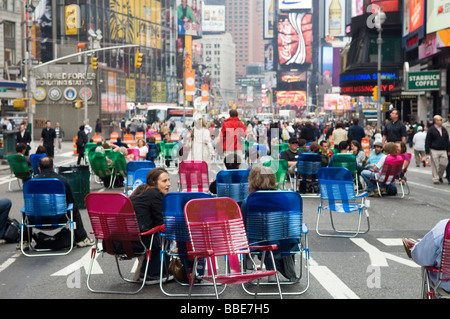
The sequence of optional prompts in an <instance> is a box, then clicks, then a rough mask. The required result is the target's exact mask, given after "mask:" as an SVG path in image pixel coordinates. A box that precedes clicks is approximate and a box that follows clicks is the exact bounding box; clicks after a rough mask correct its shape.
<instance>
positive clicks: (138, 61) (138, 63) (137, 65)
mask: <svg viewBox="0 0 450 319" xmlns="http://www.w3.org/2000/svg"><path fill="white" fill-rule="evenodd" d="M143 58H144V55H143V54H142V53H140V52H139V51H137V52H136V56H135V58H134V67H135V68H136V69H139V68H140V67H141V66H142V59H143Z"/></svg>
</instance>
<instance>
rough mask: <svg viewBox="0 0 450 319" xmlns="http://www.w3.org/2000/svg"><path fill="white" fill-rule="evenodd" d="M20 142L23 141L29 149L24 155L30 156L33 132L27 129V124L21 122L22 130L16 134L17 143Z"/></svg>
mask: <svg viewBox="0 0 450 319" xmlns="http://www.w3.org/2000/svg"><path fill="white" fill-rule="evenodd" d="M20 143H23V144H25V145H26V146H27V150H26V152H25V154H24V155H25V156H28V155H29V152H30V149H31V146H30V144H31V134H30V132H28V131H27V129H26V127H25V124H20V130H19V132H17V135H16V144H17V145H18V144H20Z"/></svg>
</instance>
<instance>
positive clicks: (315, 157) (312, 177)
mask: <svg viewBox="0 0 450 319" xmlns="http://www.w3.org/2000/svg"><path fill="white" fill-rule="evenodd" d="M321 167H322V157H321V156H320V154H317V153H301V154H300V155H299V156H298V162H297V169H296V175H295V178H294V181H295V185H294V187H293V189H294V190H295V191H299V192H300V193H302V197H318V196H319V194H314V193H309V194H307V192H306V190H304V189H301V188H297V181H298V180H300V183H304V185H305V187H307V186H306V185H308V183H315V182H316V181H317V173H318V172H319V169H320V168H321ZM300 177H301V179H300Z"/></svg>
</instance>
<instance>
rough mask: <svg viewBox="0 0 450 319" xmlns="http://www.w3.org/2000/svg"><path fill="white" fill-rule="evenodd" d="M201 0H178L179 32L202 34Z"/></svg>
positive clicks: (199, 35)
mask: <svg viewBox="0 0 450 319" xmlns="http://www.w3.org/2000/svg"><path fill="white" fill-rule="evenodd" d="M202 5H203V1H201V0H177V17H178V34H179V35H191V36H193V37H201V36H202Z"/></svg>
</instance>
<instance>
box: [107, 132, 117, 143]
mask: <svg viewBox="0 0 450 319" xmlns="http://www.w3.org/2000/svg"><path fill="white" fill-rule="evenodd" d="M118 137H119V133H117V132H112V133H111V135H110V137H109V140H110V143H111V144H114V143H117V138H118Z"/></svg>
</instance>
